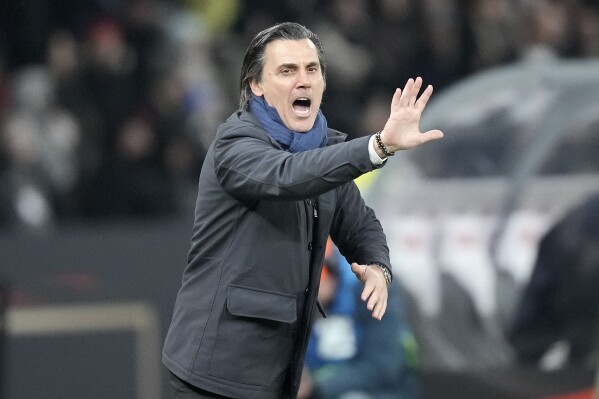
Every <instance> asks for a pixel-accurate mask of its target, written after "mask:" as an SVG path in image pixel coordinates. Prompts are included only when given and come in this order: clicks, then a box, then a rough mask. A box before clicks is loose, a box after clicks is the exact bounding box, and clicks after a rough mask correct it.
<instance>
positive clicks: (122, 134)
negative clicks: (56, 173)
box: [80, 115, 176, 218]
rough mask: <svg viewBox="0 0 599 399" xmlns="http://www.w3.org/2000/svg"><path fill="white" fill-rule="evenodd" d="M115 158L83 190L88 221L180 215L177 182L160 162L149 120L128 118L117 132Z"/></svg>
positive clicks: (111, 158)
mask: <svg viewBox="0 0 599 399" xmlns="http://www.w3.org/2000/svg"><path fill="white" fill-rule="evenodd" d="M114 145H115V149H114V157H109V158H105V159H104V161H103V163H102V165H101V166H100V168H99V169H98V170H97V172H96V173H95V174H93V175H91V176H90V177H89V178H88V179H85V180H84V181H83V182H82V184H81V187H80V193H81V207H82V213H83V215H84V216H88V217H94V218H97V217H124V216H164V215H168V214H172V213H174V212H175V211H176V202H175V198H174V191H173V182H172V181H171V180H169V179H168V178H167V175H166V173H165V172H164V171H163V169H162V168H161V163H160V159H159V158H158V151H159V148H158V137H157V134H156V131H155V130H154V127H153V126H152V125H151V123H150V122H149V120H148V119H146V118H143V117H141V116H137V115H130V116H128V117H127V118H126V119H125V121H124V122H123V124H122V125H121V126H119V128H118V130H117V136H116V139H115V144H114Z"/></svg>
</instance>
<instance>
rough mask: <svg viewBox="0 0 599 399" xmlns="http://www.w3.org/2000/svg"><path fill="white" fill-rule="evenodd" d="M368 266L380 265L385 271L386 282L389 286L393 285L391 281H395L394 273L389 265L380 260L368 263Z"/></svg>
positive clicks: (382, 270) (383, 271)
mask: <svg viewBox="0 0 599 399" xmlns="http://www.w3.org/2000/svg"><path fill="white" fill-rule="evenodd" d="M368 266H374V267H378V268H379V269H380V270H381V272H382V273H383V277H384V278H385V283H386V284H387V287H389V286H390V285H391V283H392V282H393V275H392V274H391V271H390V270H389V268H388V267H387V266H385V265H383V264H382V263H378V262H371V263H369V264H368Z"/></svg>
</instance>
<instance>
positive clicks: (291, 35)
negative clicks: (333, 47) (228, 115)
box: [239, 22, 326, 110]
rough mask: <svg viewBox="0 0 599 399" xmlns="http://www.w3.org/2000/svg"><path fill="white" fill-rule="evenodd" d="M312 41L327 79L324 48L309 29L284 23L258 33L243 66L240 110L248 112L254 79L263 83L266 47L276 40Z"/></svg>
mask: <svg viewBox="0 0 599 399" xmlns="http://www.w3.org/2000/svg"><path fill="white" fill-rule="evenodd" d="M302 39H310V40H311V41H312V43H314V45H315V46H316V50H317V52H318V61H319V62H320V69H321V70H322V77H323V79H324V78H325V76H326V75H325V72H326V64H325V61H324V48H323V47H322V44H321V43H320V39H319V38H318V36H316V34H314V33H313V32H312V31H310V30H309V29H308V28H306V27H304V26H302V25H300V24H297V23H295V22H283V23H280V24H277V25H274V26H271V27H270V28H268V29H265V30H263V31H262V32H260V33H258V34H257V35H256V37H254V38H253V39H252V41H251V42H250V45H249V46H248V49H247V51H246V53H245V57H244V58H243V64H242V66H241V79H240V89H241V95H240V97H239V109H240V110H247V109H248V104H249V101H250V97H251V95H252V89H251V88H250V82H251V81H252V80H253V79H257V80H258V81H261V79H262V69H263V68H264V51H265V49H266V45H267V44H268V43H270V42H272V41H274V40H302Z"/></svg>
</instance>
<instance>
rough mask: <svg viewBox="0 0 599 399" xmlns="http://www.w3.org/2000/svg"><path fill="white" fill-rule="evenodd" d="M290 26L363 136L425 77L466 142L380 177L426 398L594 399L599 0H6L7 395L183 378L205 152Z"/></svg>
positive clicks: (0, 19) (3, 236) (131, 390)
mask: <svg viewBox="0 0 599 399" xmlns="http://www.w3.org/2000/svg"><path fill="white" fill-rule="evenodd" d="M282 21H296V22H299V23H303V24H305V25H306V26H307V27H309V28H310V29H311V30H313V31H314V32H315V33H317V34H318V35H319V36H320V38H321V40H322V41H323V44H324V46H325V50H326V60H327V63H328V67H329V69H328V75H327V90H326V92H325V96H324V99H323V104H322V108H323V111H324V113H325V115H326V116H327V120H328V123H329V125H330V126H331V127H334V128H337V129H339V130H342V131H345V132H347V133H348V134H349V136H350V139H351V138H355V137H359V136H362V135H366V134H372V133H373V132H375V131H377V130H380V128H381V127H382V126H383V125H384V123H385V121H386V119H387V117H388V108H389V103H390V99H391V96H392V95H393V91H394V89H395V87H403V85H404V84H405V81H406V80H407V79H408V78H410V77H415V76H422V77H423V78H424V81H425V83H427V84H432V85H433V86H434V87H435V94H434V96H433V100H432V101H431V103H430V105H429V107H428V108H427V110H426V111H425V115H424V120H423V125H424V126H425V127H426V128H432V127H434V128H440V129H442V130H444V132H445V135H446V136H445V139H444V140H442V141H440V142H438V143H433V144H430V145H427V146H426V147H423V148H422V149H417V150H414V151H413V152H409V153H406V154H399V155H398V156H396V157H395V158H398V159H393V160H392V161H391V162H390V163H389V165H388V166H387V167H385V168H383V169H382V170H380V171H379V172H377V173H376V174H372V175H369V176H368V177H367V178H366V179H365V180H364V182H363V184H362V185H361V187H362V189H363V190H364V194H365V196H366V197H367V200H368V202H369V203H370V204H371V205H372V206H373V208H374V209H375V211H376V212H377V215H378V216H379V218H380V219H381V221H382V223H383V225H384V227H385V230H386V231H387V233H388V238H389V246H390V249H391V255H392V260H393V265H394V270H395V276H396V279H395V281H396V283H397V284H398V285H400V286H401V287H402V288H403V292H404V293H405V295H406V297H407V298H408V308H409V316H410V320H411V323H412V327H413V328H414V331H415V334H416V338H417V340H418V343H419V350H420V366H419V367H420V373H421V376H422V382H423V387H424V390H423V392H424V397H426V398H437V397H439V398H440V397H444V398H447V397H450V398H453V397H456V398H458V397H459V398H467V397H472V398H512V399H513V398H541V397H543V398H548V397H557V396H558V395H561V397H566V396H564V395H570V396H568V397H571V398H573V397H574V396H573V395H578V396H576V397H578V398H582V397H585V398H590V397H592V385H593V383H594V380H595V373H596V369H597V367H596V366H597V363H599V358H598V357H597V356H596V341H597V339H598V338H599V331H598V329H597V310H599V303H598V300H599V299H598V298H597V297H599V296H598V295H596V293H597V292H598V291H597V289H598V287H599V277H598V275H599V233H598V232H599V221H598V220H597V218H598V216H597V215H599V206H598V205H597V199H596V197H597V194H596V193H597V192H599V156H598V155H597V154H599V144H598V143H599V58H598V57H599V2H598V1H596V0H553V1H549V0H547V1H544V0H536V1H535V0H444V1H437V0H322V1H316V0H304V1H301V2H298V1H290V0H289V1H283V0H279V1H275V0H272V1H266V0H263V1H260V0H246V1H243V0H86V1H80V0H26V1H3V2H2V3H1V4H0V289H1V291H0V293H1V295H0V307H1V316H2V318H1V320H0V328H1V333H2V336H1V339H0V396H1V397H3V398H9V399H21V398H32V397H44V398H61V399H68V398H81V397H85V398H88V399H93V398H108V397H109V398H127V399H129V398H144V399H152V398H166V397H168V392H169V391H168V387H167V384H166V379H165V374H164V370H163V369H162V367H161V365H160V350H161V346H162V340H163V337H164V334H165V333H166V328H167V327H168V324H169V321H170V315H171V311H172V305H173V301H174V297H175V295H176V291H177V289H178V287H179V284H180V278H181V272H182V270H183V267H184V266H185V259H186V256H187V250H188V245H189V234H190V230H191V223H192V214H193V206H194V203H195V196H196V194H197V187H196V184H197V178H198V176H199V170H200V167H201V164H202V161H203V157H204V153H205V150H206V149H207V147H208V146H209V144H210V142H211V140H212V138H213V136H214V134H215V131H216V127H217V126H218V124H219V123H220V122H221V121H223V120H224V119H225V118H226V117H227V116H228V115H230V114H231V113H232V112H233V111H235V110H236V109H237V107H238V95H239V83H238V82H239V69H240V66H241V61H242V58H243V55H244V51H245V48H246V47H247V45H248V44H249V41H250V40H251V38H252V37H253V36H254V35H255V34H256V33H257V32H259V31H260V30H262V29H264V28H266V27H268V26H270V25H272V24H274V23H276V22H282ZM465 387H468V392H470V393H468V392H465Z"/></svg>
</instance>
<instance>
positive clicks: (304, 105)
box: [292, 97, 312, 115]
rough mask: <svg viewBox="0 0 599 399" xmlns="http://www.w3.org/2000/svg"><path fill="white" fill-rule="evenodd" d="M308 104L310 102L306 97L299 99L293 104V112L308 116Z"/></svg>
mask: <svg viewBox="0 0 599 399" xmlns="http://www.w3.org/2000/svg"><path fill="white" fill-rule="evenodd" d="M310 104H312V100H310V99H309V98H306V97H300V98H298V99H297V100H295V101H294V102H293V105H292V106H293V110H294V111H295V113H296V114H298V115H308V114H309V113H310Z"/></svg>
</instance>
